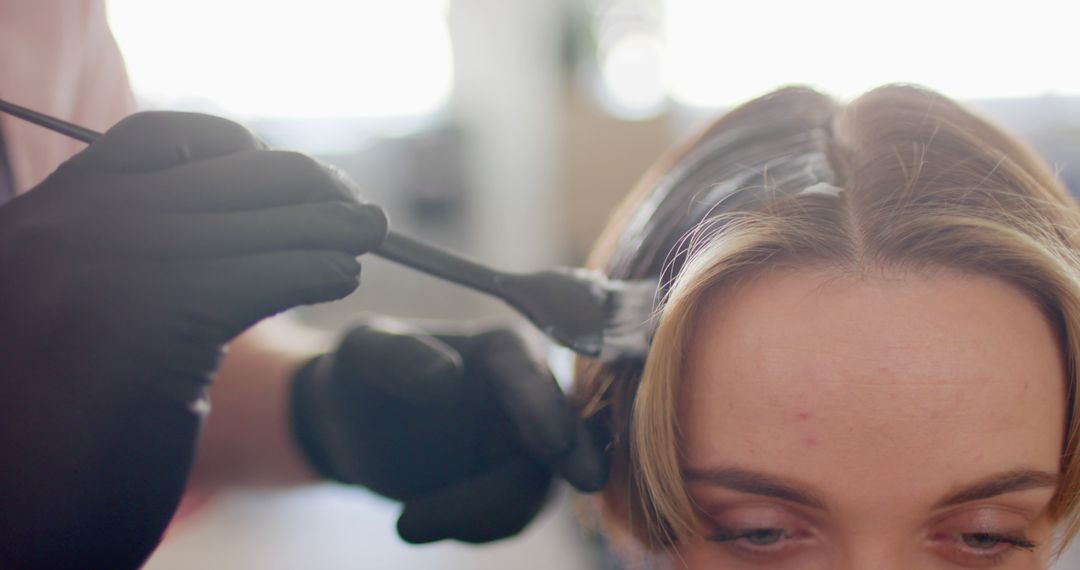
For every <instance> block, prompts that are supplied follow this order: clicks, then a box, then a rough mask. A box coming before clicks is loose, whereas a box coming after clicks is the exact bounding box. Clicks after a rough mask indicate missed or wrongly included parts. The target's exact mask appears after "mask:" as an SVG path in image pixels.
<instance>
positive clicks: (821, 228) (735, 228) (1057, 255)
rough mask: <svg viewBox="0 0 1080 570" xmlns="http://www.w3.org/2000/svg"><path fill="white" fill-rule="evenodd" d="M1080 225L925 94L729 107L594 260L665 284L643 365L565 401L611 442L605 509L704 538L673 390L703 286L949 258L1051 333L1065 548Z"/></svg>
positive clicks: (1077, 517)
mask: <svg viewBox="0 0 1080 570" xmlns="http://www.w3.org/2000/svg"><path fill="white" fill-rule="evenodd" d="M821 184H824V186H821ZM808 187H810V188H811V190H810V191H805V190H806V189H807V188H808ZM1078 228H1080V209H1078V207H1077V205H1076V203H1075V201H1074V200H1073V199H1072V198H1071V197H1070V196H1069V194H1068V193H1067V192H1066V190H1065V189H1064V188H1063V186H1062V185H1061V184H1060V183H1059V182H1058V181H1057V180H1056V179H1055V177H1054V176H1053V175H1052V173H1051V172H1050V171H1049V170H1048V169H1047V167H1046V166H1045V164H1044V163H1042V162H1041V161H1040V160H1039V159H1038V158H1036V156H1035V155H1034V153H1032V152H1031V151H1029V150H1028V149H1027V148H1026V147H1025V146H1024V145H1022V144H1021V143H1020V142H1018V141H1017V140H1016V139H1014V138H1012V137H1010V136H1009V135H1007V134H1005V133H1004V132H1002V131H1001V130H999V129H998V128H996V127H995V126H993V125H991V124H990V123H989V122H988V121H986V120H984V119H982V118H980V117H978V116H976V115H975V114H973V113H972V112H970V111H968V110H966V109H964V108H963V107H961V106H960V105H958V104H956V103H954V102H952V101H950V100H948V99H946V98H944V97H942V96H940V95H938V94H936V93H934V92H931V91H929V90H926V89H922V88H918V87H913V86H904V85H890V86H885V87H881V88H878V89H875V90H873V91H870V92H868V93H866V94H864V95H863V96H861V97H859V98H858V99H856V100H854V101H853V102H851V103H850V104H848V105H846V106H840V105H837V104H836V103H835V102H834V101H832V100H831V99H829V98H828V97H826V96H824V95H821V94H820V93H817V92H815V91H812V90H809V89H803V88H786V89H782V90H780V91H777V92H775V93H772V94H770V95H767V96H765V97H762V98H759V99H756V100H754V101H751V102H750V103H747V104H745V105H743V106H741V107H739V108H737V109H735V110H734V111H732V112H730V113H728V114H727V115H725V116H724V117H722V118H721V119H720V120H718V121H717V122H716V123H714V124H713V125H712V126H710V127H709V128H708V129H706V130H705V131H704V132H703V133H702V134H701V135H699V136H698V137H697V138H695V139H693V140H692V141H690V142H689V143H687V144H685V145H683V146H682V147H680V148H678V149H676V150H675V151H674V152H672V153H671V154H669V155H668V156H667V157H665V158H664V159H662V160H661V161H660V162H659V163H658V164H657V165H656V166H654V168H653V169H652V170H650V172H649V173H648V174H647V175H646V177H645V178H644V180H643V182H642V183H641V186H639V188H638V189H637V190H636V191H635V192H634V193H633V194H631V196H630V197H629V198H628V199H627V201H626V202H625V203H624V204H623V205H622V206H621V208H620V209H619V210H618V212H617V213H616V215H615V216H614V217H613V219H612V221H611V223H610V224H609V226H608V228H607V229H606V230H605V232H604V234H603V236H602V237H601V239H600V241H599V243H598V245H597V248H596V250H595V251H594V254H593V257H592V259H591V261H590V263H591V264H592V265H593V266H594V267H598V268H602V269H606V270H607V271H608V273H609V274H610V275H611V276H612V277H615V278H641V277H645V276H650V275H652V276H655V275H659V276H660V277H661V281H662V283H663V291H664V297H663V301H662V303H661V308H660V309H659V313H658V320H657V324H656V330H655V335H654V338H653V341H652V347H651V350H650V352H649V356H648V358H647V359H646V361H645V363H644V364H643V365H642V364H641V363H634V362H622V363H614V364H606V365H599V364H591V363H585V362H582V363H580V364H579V368H578V375H577V379H576V385H575V394H576V397H577V398H578V399H579V401H580V402H579V403H580V404H581V406H582V409H583V410H584V413H585V414H586V415H587V416H588V417H590V418H591V421H596V422H602V423H603V424H604V425H605V427H606V428H607V429H608V430H609V431H610V432H611V433H612V435H613V438H614V440H613V446H612V448H613V449H612V452H613V458H612V477H611V482H610V483H609V485H608V487H607V489H605V491H604V493H603V495H602V502H603V510H604V511H605V513H606V516H607V518H609V519H612V520H614V521H615V522H616V523H617V524H618V525H619V526H621V527H623V528H625V529H627V530H629V531H630V533H631V534H632V535H633V536H635V537H636V538H637V539H638V541H640V542H641V543H643V544H644V545H645V546H646V547H648V548H651V549H662V548H664V547H667V546H670V545H672V544H674V543H676V542H678V541H679V540H680V539H683V538H686V537H690V536H694V535H696V533H697V525H696V518H695V515H694V511H693V509H692V505H691V501H690V499H689V497H688V495H687V493H686V490H685V488H684V485H683V480H682V473H681V467H680V461H679V453H680V440H679V424H678V417H677V411H676V394H677V392H678V389H679V381H680V378H681V377H682V376H683V372H684V370H683V360H684V358H683V357H684V355H685V354H686V353H687V348H688V343H689V342H690V341H691V339H692V332H693V330H694V329H695V327H696V326H697V321H696V317H695V315H696V314H697V313H699V312H700V311H698V309H699V308H700V307H701V306H702V304H703V303H704V302H705V300H706V298H707V296H708V295H709V294H710V293H711V292H714V291H716V290H717V289H718V288H720V289H723V288H725V287H729V286H731V285H732V284H733V283H734V282H735V281H737V280H742V279H746V278H750V277H752V276H754V275H755V274H757V273H758V272H760V271H762V270H763V269H765V268H772V267H778V266H798V267H803V266H808V265H814V266H825V267H830V268H836V269H838V270H840V271H845V272H864V271H867V270H871V269H885V268H895V269H904V270H921V269H935V268H949V269H953V270H959V271H962V272H969V273H974V274H980V275H988V276H992V277H996V278H999V279H1002V280H1005V281H1007V282H1009V283H1012V284H1014V285H1015V286H1017V287H1019V288H1020V289H1021V290H1023V291H1024V292H1026V293H1027V294H1028V295H1030V296H1031V297H1032V298H1033V299H1035V300H1036V301H1037V302H1038V303H1039V305H1040V307H1042V308H1043V309H1044V311H1045V314H1046V315H1047V317H1048V319H1049V320H1050V322H1052V323H1053V324H1054V325H1055V327H1056V328H1057V330H1058V334H1059V337H1060V341H1061V346H1062V351H1063V353H1064V356H1065V359H1066V365H1067V372H1068V406H1069V413H1068V425H1067V426H1066V430H1067V431H1066V434H1065V446H1064V449H1063V450H1062V462H1061V471H1062V482H1061V484H1060V485H1059V488H1058V489H1057V492H1056V495H1055V497H1054V499H1053V500H1052V502H1051V506H1050V512H1051V516H1052V517H1053V518H1054V520H1055V521H1057V522H1058V524H1059V525H1060V527H1061V528H1062V529H1063V531H1064V534H1063V536H1064V537H1065V538H1066V540H1064V541H1062V545H1064V544H1065V543H1067V542H1068V540H1069V539H1071V538H1073V537H1075V536H1076V534H1077V533H1078V531H1080V455H1078V454H1077V447H1078V445H1080V426H1078V425H1077V419H1078V418H1080V414H1077V411H1078V410H1077V405H1078V404H1077V400H1076V398H1075V397H1074V393H1075V389H1076V386H1077V384H1078V381H1077V380H1078V377H1077V374H1078V371H1077V367H1076V365H1075V361H1076V356H1077V354H1080V250H1078V248H1077V246H1078V245H1080V244H1078V242H1077V236H1076V231H1077V229H1078Z"/></svg>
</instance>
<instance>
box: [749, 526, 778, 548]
mask: <svg viewBox="0 0 1080 570" xmlns="http://www.w3.org/2000/svg"><path fill="white" fill-rule="evenodd" d="M783 538H784V530H783V529H779V528H763V529H758V530H754V531H751V532H750V533H748V534H747V535H746V541H747V542H749V543H750V544H753V545H754V546H769V545H772V544H776V543H777V542H780V540H781V539H783Z"/></svg>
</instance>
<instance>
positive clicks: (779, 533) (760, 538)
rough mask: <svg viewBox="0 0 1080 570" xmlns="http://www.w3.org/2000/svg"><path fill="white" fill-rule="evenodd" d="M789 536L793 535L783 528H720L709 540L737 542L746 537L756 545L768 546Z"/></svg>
mask: <svg viewBox="0 0 1080 570" xmlns="http://www.w3.org/2000/svg"><path fill="white" fill-rule="evenodd" d="M789 538H791V535H789V534H788V533H787V531H786V530H784V529H782V528H747V529H719V530H717V531H716V532H714V533H713V534H712V535H711V536H709V540H712V541H713V542H735V541H736V540H740V539H746V541H747V542H749V543H751V544H753V545H755V546H768V545H770V544H775V543H777V542H779V541H781V540H784V539H789Z"/></svg>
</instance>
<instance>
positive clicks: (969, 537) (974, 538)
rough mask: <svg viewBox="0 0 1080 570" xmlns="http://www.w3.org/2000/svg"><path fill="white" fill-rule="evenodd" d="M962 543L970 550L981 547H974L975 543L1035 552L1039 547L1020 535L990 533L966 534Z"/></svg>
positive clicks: (962, 536) (963, 535) (961, 539)
mask: <svg viewBox="0 0 1080 570" xmlns="http://www.w3.org/2000/svg"><path fill="white" fill-rule="evenodd" d="M960 541H961V542H963V543H964V544H965V545H966V546H967V547H968V548H972V549H977V548H979V546H976V545H973V544H972V542H975V543H985V542H990V543H993V544H1008V545H1010V546H1013V547H1015V548H1019V549H1022V550H1035V548H1037V547H1038V546H1039V545H1038V544H1035V543H1034V542H1031V541H1030V540H1028V539H1027V537H1024V536H1020V535H1010V534H994V533H988V532H972V533H964V534H961V535H960Z"/></svg>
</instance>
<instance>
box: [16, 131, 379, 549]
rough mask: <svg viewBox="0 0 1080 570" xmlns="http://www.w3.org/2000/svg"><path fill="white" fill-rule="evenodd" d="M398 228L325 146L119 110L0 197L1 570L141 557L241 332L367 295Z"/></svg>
mask: <svg viewBox="0 0 1080 570" xmlns="http://www.w3.org/2000/svg"><path fill="white" fill-rule="evenodd" d="M385 231H386V220H385V218H384V216H383V214H382V212H381V211H380V210H379V209H378V208H375V207H373V206H367V205H362V204H360V203H359V201H358V200H357V198H356V197H355V196H354V194H353V193H352V192H351V190H350V188H349V187H348V186H347V185H346V184H345V183H344V182H343V181H342V180H341V179H340V178H339V177H338V176H337V175H336V174H335V173H333V172H332V171H330V170H328V169H326V168H324V167H323V166H321V165H319V164H318V163H317V162H315V161H314V160H312V159H310V158H307V157H305V156H303V155H299V154H296V153H287V152H276V151H269V150H265V149H264V148H263V147H262V145H261V144H259V143H258V141H257V140H256V139H255V138H254V137H253V136H252V135H251V133H250V132H248V131H247V130H245V129H244V128H242V127H240V126H239V125H236V124H234V123H231V122H229V121H225V120H222V119H217V118H214V117H208V116H204V115H193V114H185V113H147V114H140V115H135V116H133V117H130V118H129V119H126V120H124V121H122V122H121V123H120V124H118V125H117V126H116V127H114V128H113V129H111V130H110V131H109V132H107V133H106V134H105V135H104V136H103V137H102V138H101V139H100V140H98V141H97V142H95V143H94V144H92V145H91V146H90V147H89V148H87V149H86V150H85V151H83V152H82V153H80V154H78V155H76V156H75V157H73V158H72V159H71V160H69V161H68V162H67V163H65V164H64V165H63V166H61V167H60V168H59V169H58V170H57V171H56V172H55V173H53V174H52V175H51V176H50V177H49V178H48V179H46V180H45V181H44V182H43V183H41V185H39V186H38V187H37V188H35V189H33V190H32V191H31V192H29V193H27V194H25V195H23V196H21V197H19V198H16V199H15V200H13V201H11V202H10V203H9V204H7V205H5V206H3V207H2V208H0V457H2V458H3V466H2V467H0V566H2V567H5V568H65V567H66V568H76V567H78V568H125V567H135V566H138V565H139V564H140V563H141V562H142V561H143V560H144V559H145V558H146V556H147V555H148V554H149V553H150V551H151V550H152V549H153V548H154V546H155V545H156V543H157V542H158V540H159V539H160V536H161V533H162V531H163V529H164V528H165V526H166V524H167V523H168V521H169V519H170V517H171V515H172V513H173V510H174V509H175V506H176V503H177V501H178V499H179V497H180V495H181V493H182V492H183V489H184V484H185V479H186V477H187V475H188V470H189V469H190V465H191V460H192V455H193V452H194V449H195V444H196V439H197V435H198V431H199V426H200V423H201V421H202V419H203V416H204V415H205V414H206V408H207V404H206V399H205V390H206V388H207V386H208V384H209V383H210V380H211V378H212V376H213V374H214V371H215V369H216V368H217V365H218V361H219V359H220V358H221V355H222V351H223V347H224V345H225V343H227V342H228V341H229V340H230V339H232V338H233V337H234V336H235V335H237V334H238V333H239V332H241V331H242V330H244V329H245V328H247V327H248V326H250V325H252V324H253V323H255V322H256V321H258V320H260V319H261V318H263V317H266V316H268V315H271V314H273V313H276V312H279V311H282V310H284V309H287V308H289V307H292V306H295V305H300V304H304V303H314V302H318V301H326V300H330V299H335V298H338V297H341V296H343V295H345V294H347V293H349V292H350V291H352V290H353V289H354V288H355V287H356V285H357V275H358V271H359V267H358V265H357V263H356V261H355V259H354V256H356V255H357V254H359V253H361V252H363V251H366V250H368V249H370V248H372V247H374V246H376V245H377V244H378V243H379V242H380V240H381V239H382V238H383V236H384V234H385Z"/></svg>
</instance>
